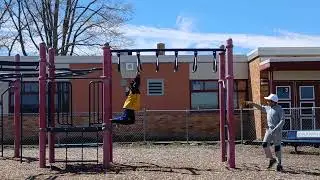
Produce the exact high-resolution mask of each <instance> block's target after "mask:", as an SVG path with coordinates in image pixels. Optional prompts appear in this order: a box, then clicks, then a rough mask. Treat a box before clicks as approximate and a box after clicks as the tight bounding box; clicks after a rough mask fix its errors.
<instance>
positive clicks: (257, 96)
mask: <svg viewBox="0 0 320 180" xmlns="http://www.w3.org/2000/svg"><path fill="white" fill-rule="evenodd" d="M259 63H260V58H257V59H255V60H253V61H251V62H249V97H250V98H249V99H251V100H252V101H253V102H255V103H261V93H260V92H261V86H260V68H259ZM253 115H254V119H255V129H256V135H257V138H258V139H260V138H261V137H262V124H261V112H260V111H254V113H253Z"/></svg>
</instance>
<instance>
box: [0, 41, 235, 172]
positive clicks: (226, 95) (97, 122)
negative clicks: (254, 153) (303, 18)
mask: <svg viewBox="0 0 320 180" xmlns="http://www.w3.org/2000/svg"><path fill="white" fill-rule="evenodd" d="M54 51H55V50H54V49H53V48H49V49H48V55H47V47H46V45H45V44H44V43H41V44H40V49H39V55H40V61H39V62H20V60H19V56H18V55H17V56H16V58H15V60H16V61H15V62H13V61H5V62H0V72H2V71H15V73H4V74H0V81H4V82H15V83H14V86H10V87H9V88H8V90H9V89H11V88H12V89H14V102H15V106H14V126H15V138H14V142H15V143H14V146H15V147H14V148H15V151H14V152H15V154H14V157H20V161H22V160H21V159H22V145H21V137H22V133H21V130H22V128H23V125H22V122H23V121H22V118H23V113H22V112H21V104H22V103H23V102H22V98H21V95H20V91H21V87H20V83H21V82H22V81H23V80H24V78H26V77H27V78H30V77H38V78H39V167H40V168H45V167H46V142H47V139H46V137H48V149H49V163H54V162H57V161H56V160H55V147H57V145H55V134H56V133H66V134H67V133H72V132H82V133H83V132H97V133H98V132H102V133H103V143H102V149H103V161H102V164H103V167H104V168H109V167H110V166H111V162H113V157H112V153H113V152H112V136H111V134H112V125H111V121H110V120H109V119H110V118H112V98H111V97H112V55H113V54H112V53H116V55H117V57H118V71H120V63H121V62H120V56H121V53H128V54H132V53H136V56H137V61H136V65H137V71H142V62H141V60H140V53H141V52H155V54H156V72H158V71H159V69H160V68H159V51H170V52H174V55H175V59H174V67H173V69H174V72H177V71H178V69H179V63H178V54H179V52H181V51H184V52H194V60H193V68H192V72H196V71H197V63H198V52H212V54H213V69H212V71H213V73H216V72H217V70H218V67H217V64H218V63H217V58H216V55H217V53H218V55H219V60H220V63H219V73H220V75H219V107H220V140H221V146H220V147H221V161H222V162H225V161H228V165H229V167H230V168H235V136H234V127H233V126H234V122H233V121H234V118H233V111H234V107H233V89H234V88H233V81H234V78H233V43H232V39H228V40H227V44H226V46H223V45H222V46H220V47H219V48H211V49H210V48H207V49H201V48H198V49H193V48H188V49H161V50H160V49H120V50H115V49H114V50H113V49H111V48H110V46H109V44H105V45H104V47H103V61H102V68H92V69H85V70H84V69H81V70H72V69H69V68H55V61H54V59H55V57H54ZM47 57H48V58H47ZM47 59H48V60H47ZM3 66H15V68H12V67H11V68H8V67H3ZM22 66H28V67H30V66H34V67H35V68H20V67H22ZM26 71H28V72H32V71H34V73H24V72H26ZM94 71H102V76H101V77H96V78H92V77H90V78H87V77H81V76H84V75H87V74H89V73H91V72H94ZM56 79H79V80H81V79H90V80H91V79H95V81H91V82H90V83H89V102H90V103H89V119H88V124H87V125H85V126H74V125H73V122H72V105H71V107H70V108H71V111H70V113H69V115H70V119H66V120H61V121H59V118H58V120H57V122H56V119H57V118H56V117H55V114H57V115H59V112H55V109H56V108H55V102H54V101H55V98H54V95H55V91H56V81H55V80H56ZM68 88H71V89H72V85H71V84H69V87H68ZM97 88H98V89H100V88H102V92H99V90H98V96H99V95H100V94H101V96H102V98H98V99H101V102H98V103H96V102H95V99H96V98H95V95H94V98H93V103H92V104H93V105H92V104H91V101H92V99H91V96H92V93H93V92H95V89H97ZM8 90H7V91H8ZM58 90H59V88H58ZM60 90H61V89H60ZM4 93H6V91H5V92H3V93H2V96H1V99H2V97H3V94H4ZM46 93H48V96H47V97H48V98H46ZM71 97H72V95H71ZM1 102H3V101H1ZM71 102H72V101H71ZM58 104H59V102H58ZM71 104H72V103H71ZM96 104H98V107H96ZM100 104H101V105H102V106H101V107H99V105H100ZM47 105H48V107H47ZM58 106H59V105H58ZM46 107H47V109H46ZM2 108H3V105H2ZM58 110H59V108H58ZM100 110H101V111H100ZM91 113H93V114H98V116H97V117H96V116H94V118H93V119H92V116H91ZM100 114H102V116H100ZM1 117H2V123H3V109H2V116H1ZM56 125H59V126H56ZM1 127H2V128H3V124H2V126H1ZM2 133H3V131H2ZM71 146H73V145H72V144H65V145H64V147H66V151H67V148H68V147H71ZM74 146H80V147H82V148H83V147H84V146H88V144H81V145H79V144H74ZM98 146H99V144H98V140H97V143H96V147H98ZM19 152H20V155H19ZM97 153H98V151H97ZM2 155H3V135H2ZM65 162H66V163H67V154H66V160H65ZM69 162H70V161H69ZM72 162H86V161H84V160H83V159H82V160H79V161H72ZM90 162H91V161H90ZM95 162H97V163H98V160H97V161H95Z"/></svg>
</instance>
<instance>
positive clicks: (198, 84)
mask: <svg viewBox="0 0 320 180" xmlns="http://www.w3.org/2000/svg"><path fill="white" fill-rule="evenodd" d="M203 89H204V87H203V82H202V81H192V90H196V91H199V90H203Z"/></svg>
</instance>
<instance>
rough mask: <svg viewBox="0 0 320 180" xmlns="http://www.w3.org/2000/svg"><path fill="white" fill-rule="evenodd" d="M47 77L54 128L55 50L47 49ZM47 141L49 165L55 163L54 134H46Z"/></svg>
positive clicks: (53, 125)
mask: <svg viewBox="0 0 320 180" xmlns="http://www.w3.org/2000/svg"><path fill="white" fill-rule="evenodd" d="M48 53H49V64H50V66H49V77H50V78H52V79H50V83H51V91H50V92H51V95H50V105H49V106H50V109H51V114H50V116H51V117H50V119H51V124H50V126H51V127H55V105H54V100H55V98H54V97H55V90H56V88H55V87H56V84H55V80H54V79H53V78H54V77H55V62H54V56H55V49H54V48H50V49H49V52H48ZM48 136H49V139H48V144H49V163H54V162H55V158H54V156H55V152H54V142H55V136H54V132H49V133H48Z"/></svg>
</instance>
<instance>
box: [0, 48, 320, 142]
mask: <svg viewBox="0 0 320 180" xmlns="http://www.w3.org/2000/svg"><path fill="white" fill-rule="evenodd" d="M0 58H1V59H0V60H8V59H12V60H13V57H0ZM212 58H213V57H212V56H211V55H199V58H198V61H199V62H198V71H197V72H194V73H193V72H192V62H193V55H179V70H178V72H174V71H173V62H174V55H168V54H167V55H161V56H159V61H160V71H159V72H156V71H155V61H156V58H155V56H154V55H143V54H141V62H142V63H143V64H142V66H143V67H142V68H143V71H142V74H141V76H142V85H141V92H142V97H141V100H142V102H141V105H142V111H141V112H140V113H138V114H137V116H138V118H137V123H136V124H135V125H131V126H130V127H121V128H122V129H121V128H120V129H117V130H115V133H116V134H117V133H118V134H119V133H128V131H130V132H131V135H130V136H134V135H133V134H139V133H140V134H141V131H142V129H143V134H144V136H146V134H147V136H148V137H150V138H153V139H161V137H169V136H175V137H181V138H180V139H183V138H185V136H186V133H187V134H188V137H190V139H189V140H192V139H209V140H212V139H214V140H216V139H217V138H218V136H219V111H218V109H219V103H218V100H219V99H218V93H219V92H218V77H219V73H218V72H217V73H213V72H212V68H213V63H212ZM37 59H38V57H21V61H35V60H37ZM101 60H102V57H100V56H80V57H78V56H73V57H56V60H55V61H56V67H57V68H70V69H87V68H92V67H101ZM319 60H320V48H258V49H257V50H255V51H252V52H250V53H249V54H248V55H241V54H240V55H234V79H235V89H234V92H235V96H234V105H235V108H236V109H239V108H240V103H241V102H242V101H244V100H253V101H255V102H258V103H263V97H264V96H267V95H268V94H269V93H270V92H273V93H277V94H278V95H279V97H280V103H281V105H282V106H283V107H286V108H296V107H300V106H301V107H314V106H318V105H319V102H320V101H319V97H318V96H317V92H319V91H320V88H319V82H318V80H319V79H320V76H319V73H317V72H319V67H320V66H318V65H319V64H320V61H319ZM135 61H136V57H135V56H134V55H121V71H120V72H118V71H117V57H116V56H113V72H112V74H113V79H112V85H113V89H112V102H113V104H112V108H113V111H114V114H115V115H116V114H117V112H121V109H122V105H123V102H124V100H125V91H126V86H127V84H128V82H129V81H130V79H131V78H133V77H134V75H135V72H136V70H135V66H136V65H135ZM100 75H101V72H94V73H92V74H90V75H87V76H88V77H99V76H100ZM25 81H28V82H24V85H23V91H24V92H23V93H22V96H23V106H22V110H23V112H25V113H26V114H27V113H31V114H33V115H29V116H28V115H26V118H24V119H23V122H24V125H25V126H24V127H25V128H24V131H26V132H34V133H33V134H34V136H35V137H36V136H37V130H38V127H37V124H38V123H37V115H35V114H34V113H37V111H38V100H39V99H38V85H37V78H33V79H32V78H28V79H25ZM58 81H59V83H60V84H61V87H64V84H65V83H67V82H69V83H70V82H71V83H70V84H71V85H72V88H63V92H62V89H60V90H61V91H60V93H57V95H56V96H57V99H60V100H61V102H62V101H63V102H64V105H63V107H62V106H61V107H60V110H61V111H64V112H65V113H66V114H68V112H70V110H71V106H70V105H71V104H72V113H73V114H86V113H87V112H88V111H89V104H90V103H89V82H90V79H87V80H58ZM60 81H61V82H60ZM8 86H9V84H8V83H1V87H0V88H1V89H0V90H1V91H4V90H5V89H6V88H7V87H8ZM71 97H72V98H71ZM203 109H211V110H206V111H204V110H203ZM153 110H157V111H153ZM186 110H192V111H186ZM3 112H4V113H5V114H6V113H9V114H10V113H12V112H13V95H12V93H8V94H4V100H3ZM239 112H240V111H239V110H236V111H235V121H236V125H237V128H236V131H237V132H236V135H237V139H239V137H240V134H242V136H243V138H244V139H261V138H263V133H264V128H265V116H264V115H263V114H261V113H260V112H259V111H250V112H249V111H241V115H240V113H239ZM286 113H287V123H286V128H289V129H290V128H310V127H311V128H318V126H319V125H318V124H319V123H318V119H319V118H316V116H315V115H316V114H317V113H316V111H310V110H304V111H300V110H296V111H293V110H291V111H290V110H289V111H286ZM27 116H28V117H27ZM66 116H68V115H66ZM75 116H78V115H75ZM240 116H241V118H242V119H240ZM87 119H88V118H87V117H85V116H82V115H81V117H80V115H79V117H78V118H77V119H76V120H75V121H77V122H78V123H84V122H86V121H87ZM241 123H242V126H241V125H240V124H241ZM11 125H12V121H10V119H9V121H7V124H6V126H7V127H9V126H11ZM241 127H243V131H242V132H241ZM128 128H129V129H128ZM6 130H7V133H8V137H9V136H10V134H12V131H11V129H10V128H8V129H6ZM30 136H31V135H30ZM178 139H179V138H178Z"/></svg>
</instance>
